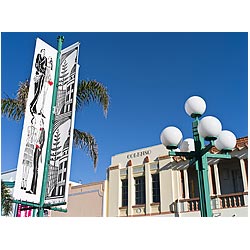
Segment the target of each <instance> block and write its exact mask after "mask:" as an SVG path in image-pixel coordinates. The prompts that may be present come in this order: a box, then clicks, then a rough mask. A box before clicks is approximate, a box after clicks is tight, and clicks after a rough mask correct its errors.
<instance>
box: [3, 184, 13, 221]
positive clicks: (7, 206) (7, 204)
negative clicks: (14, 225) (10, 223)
mask: <svg viewBox="0 0 250 250" xmlns="http://www.w3.org/2000/svg"><path fill="white" fill-rule="evenodd" d="M1 211H2V212H1V214H2V216H9V215H10V214H11V212H12V196H11V194H10V190H9V189H8V187H7V186H6V185H5V184H4V182H3V181H2V180H1Z"/></svg>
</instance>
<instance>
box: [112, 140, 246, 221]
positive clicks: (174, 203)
mask: <svg viewBox="0 0 250 250" xmlns="http://www.w3.org/2000/svg"><path fill="white" fill-rule="evenodd" d="M211 153H214V154H216V153H218V152H217V151H216V148H212V150H211ZM231 157H232V158H231V159H227V160H225V159H224V160H222V159H216V158H210V159H208V164H209V169H208V171H209V173H208V175H209V187H210V197H211V205H212V211H213V216H226V217H231V216H242V217H245V216H248V138H247V137H244V138H240V139H238V140H237V145H236V148H235V149H234V150H233V151H232V152H231ZM107 180H108V188H107V197H108V201H107V216H118V217H120V216H169V217H198V216H200V211H199V191H198V181H197V173H196V170H195V167H194V166H191V167H189V161H188V160H186V159H185V158H184V157H169V156H168V150H167V149H166V148H165V147H164V146H163V145H157V146H152V147H147V148H143V149H138V150H135V151H131V152H126V153H123V154H118V155H115V156H113V157H112V161H111V166H110V167H109V168H108V170H107Z"/></svg>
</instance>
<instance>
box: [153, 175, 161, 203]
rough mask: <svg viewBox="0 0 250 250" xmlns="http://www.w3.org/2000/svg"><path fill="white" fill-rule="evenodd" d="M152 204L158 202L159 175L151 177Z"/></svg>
mask: <svg viewBox="0 0 250 250" xmlns="http://www.w3.org/2000/svg"><path fill="white" fill-rule="evenodd" d="M152 194H153V202H160V180H159V174H153V175H152Z"/></svg>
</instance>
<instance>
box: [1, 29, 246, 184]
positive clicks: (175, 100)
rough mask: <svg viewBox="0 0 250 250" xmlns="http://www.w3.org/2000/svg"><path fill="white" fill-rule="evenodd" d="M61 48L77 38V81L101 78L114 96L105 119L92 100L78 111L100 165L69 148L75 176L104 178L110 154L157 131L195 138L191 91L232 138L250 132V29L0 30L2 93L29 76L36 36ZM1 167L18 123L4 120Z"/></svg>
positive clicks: (15, 144)
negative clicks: (59, 42)
mask: <svg viewBox="0 0 250 250" xmlns="http://www.w3.org/2000/svg"><path fill="white" fill-rule="evenodd" d="M58 35H64V37H65V40H64V43H63V48H66V47H67V46H69V45H71V44H73V43H75V42H77V41H79V42H80V57H79V64H80V73H79V80H82V79H87V80H90V79H95V80H98V81H100V82H102V83H103V84H104V85H105V86H106V87H107V88H108V91H109V94H110V97H111V103H110V109H109V112H108V117H107V119H105V117H104V116H103V113H102V109H101V107H99V106H98V105H97V104H91V105H89V106H86V107H85V108H84V109H83V110H82V111H81V112H80V113H79V112H78V113H77V114H76V119H75V127H76V128H78V129H81V130H84V131H87V132H90V133H92V134H93V135H94V136H95V138H96V140H97V143H98V145H99V162H98V166H97V171H96V172H94V170H93V164H92V161H91V160H90V158H89V157H88V156H87V155H86V153H85V152H83V151H81V150H79V149H75V148H74V149H73V155H72V165H71V177H70V179H71V180H72V181H77V182H78V181H79V180H81V181H82V183H90V182H95V181H100V180H104V179H106V169H107V168H108V167H109V166H110V164H111V157H112V155H115V154H118V153H122V152H126V151H131V150H135V149H139V148H143V147H148V146H152V145H156V144H160V139H159V135H160V133H161V131H162V130H163V129H164V128H165V127H166V126H170V125H174V126H177V127H179V128H180V129H181V130H182V132H183V136H184V139H185V138H187V137H191V136H192V131H191V122H192V119H191V118H190V117H189V116H188V115H187V114H186V113H185V110H184V103H185V101H186V99H187V98H188V97H190V96H192V95H199V96H201V97H203V98H204V99H205V101H206V103H207V110H206V113H205V114H204V115H213V116H216V117H217V118H219V119H220V121H221V122H222V126H223V129H227V130H231V131H232V132H234V133H235V135H236V137H237V138H239V137H244V136H247V134H248V130H247V128H248V124H247V123H248V117H247V116H248V112H247V108H248V107H247V104H248V99H247V98H248V96H247V92H248V82H247V81H248V49H247V46H248V40H247V39H248V38H247V33H239V32H238V33H220V32H218V33H178V32H177V33H167V32H166V33H165V32H162V33H156V32H154V33H136V32H135V33H65V32H61V33H59V32H58V33H52V32H50V33H32V32H29V33H2V34H1V56H2V58H1V59H2V61H1V65H2V69H1V72H2V74H1V76H2V79H1V82H2V85H1V91H2V97H5V96H6V95H9V96H10V97H15V94H16V90H17V88H18V84H19V82H20V81H25V80H26V79H29V77H30V74H31V66H32V61H33V54H34V46H35V39H36V38H37V37H39V38H40V39H42V40H43V41H45V42H47V43H48V44H50V45H51V46H53V47H55V48H56V47H57V36H58ZM1 122H2V125H1V129H2V131H1V140H2V141H1V143H2V144H1V170H2V171H6V170H9V169H14V168H16V165H17V161H18V152H19V144H20V140H21V131H22V125H23V120H21V121H19V122H15V121H12V120H8V119H7V118H2V119H1Z"/></svg>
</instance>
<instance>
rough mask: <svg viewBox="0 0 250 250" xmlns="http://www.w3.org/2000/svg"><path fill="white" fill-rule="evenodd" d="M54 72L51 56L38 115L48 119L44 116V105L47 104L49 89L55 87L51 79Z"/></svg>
mask: <svg viewBox="0 0 250 250" xmlns="http://www.w3.org/2000/svg"><path fill="white" fill-rule="evenodd" d="M52 70H53V61H52V58H51V56H49V57H48V61H47V65H46V71H45V78H44V81H45V84H44V87H43V100H42V106H41V109H40V112H39V113H38V115H42V117H43V118H46V117H45V115H44V103H45V99H46V94H47V91H48V87H49V86H52V85H53V81H52V79H51V71H52ZM46 83H48V84H46Z"/></svg>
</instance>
